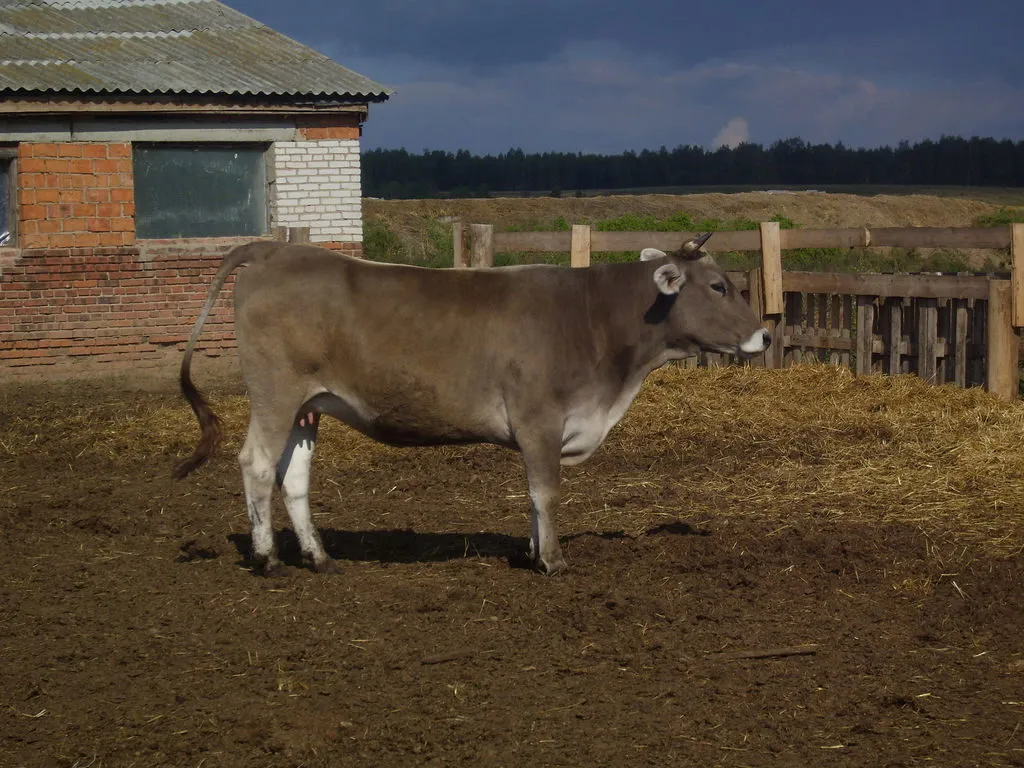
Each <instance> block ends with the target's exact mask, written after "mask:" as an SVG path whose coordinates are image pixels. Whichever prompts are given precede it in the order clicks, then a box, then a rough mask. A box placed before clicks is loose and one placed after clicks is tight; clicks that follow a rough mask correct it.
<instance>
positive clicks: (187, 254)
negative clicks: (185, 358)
mask: <svg viewBox="0 0 1024 768" xmlns="http://www.w3.org/2000/svg"><path fill="white" fill-rule="evenodd" d="M387 97H388V91H387V89H385V88H384V87H383V86H381V85H379V84H377V83H374V82H373V81H370V80H368V79H366V78H365V77H362V76H361V75H358V74H356V73H355V72H352V71H351V70H349V69H346V68H345V67H342V66H340V65H339V64H336V63H335V62H333V61H331V60H330V59H328V58H326V57H325V56H322V55H321V54H319V53H317V52H315V51H313V50H311V49H309V48H307V47H305V46H303V45H301V44H299V43H297V42H295V41H294V40H291V39H289V38H287V37H285V36H284V35H281V34H279V33H277V32H275V31H273V30H271V29H269V28H267V27H266V26H265V25H263V24H260V23H259V22H257V21H254V20H253V19H250V18H249V17H247V16H244V15H243V14H241V13H238V12H236V11H234V10H232V9H231V8H229V7H227V6H226V5H224V4H222V3H220V2H217V1H216V0H187V1H185V0H162V1H160V0H157V1H156V2H154V0H0V376H3V375H6V376H9V375H12V374H16V373H19V372H25V371H33V370H34V371H39V370H41V369H40V368H39V366H50V368H49V369H50V370H54V369H66V368H68V367H69V366H73V365H75V364H76V363H77V364H81V363H82V362H87V363H88V364H89V365H90V366H93V365H95V364H97V363H114V364H117V363H129V364H131V365H133V366H139V365H158V364H162V363H164V362H165V361H167V359H168V357H169V356H172V355H171V353H174V352H176V351H177V350H178V349H180V348H181V347H182V346H183V343H184V341H185V340H186V338H187V336H188V331H189V328H190V325H191V323H192V321H193V320H194V319H195V317H196V315H197V314H198V311H199V307H200V306H201V304H202V301H203V298H204V296H205V291H206V288H207V286H208V285H209V282H210V279H211V277H212V275H213V273H214V272H215V271H216V269H217V265H218V263H219V261H220V258H221V257H222V256H223V254H224V252H225V251H226V250H227V249H229V248H230V247H232V246H234V245H236V244H238V243H241V242H247V241H249V240H252V239H253V238H256V237H270V236H272V233H274V232H276V231H280V228H286V227H299V228H308V233H309V239H310V240H312V241H313V242H315V243H317V244H321V245H324V246H326V247H330V248H334V249H338V250H341V251H345V252H348V253H353V254H357V255H358V254H361V251H362V210H361V195H360V162H359V158H360V154H359V138H360V135H361V126H362V124H363V122H364V121H365V120H366V118H367V113H368V109H369V105H370V104H371V103H374V102H380V101H384V100H385V99H386V98H387ZM230 319H231V312H230V291H228V292H227V293H226V295H225V296H224V297H223V298H222V299H221V302H220V304H219V305H218V309H217V312H216V314H215V315H214V316H213V317H212V318H211V320H212V323H209V324H208V325H207V331H206V332H205V333H204V336H203V342H202V344H201V346H200V349H204V350H205V351H206V352H207V353H208V354H219V353H220V352H221V351H223V350H225V349H230V348H231V347H233V345H234V341H233V336H232V331H231V326H230ZM173 356H174V357H177V355H173Z"/></svg>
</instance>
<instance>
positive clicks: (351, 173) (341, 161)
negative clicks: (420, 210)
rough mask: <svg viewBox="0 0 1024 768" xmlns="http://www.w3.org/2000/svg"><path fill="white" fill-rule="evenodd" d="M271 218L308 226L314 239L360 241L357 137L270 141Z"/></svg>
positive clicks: (275, 222)
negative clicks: (272, 154)
mask: <svg viewBox="0 0 1024 768" xmlns="http://www.w3.org/2000/svg"><path fill="white" fill-rule="evenodd" d="M271 219H272V221H271V223H272V224H273V225H274V226H282V227H309V239H310V240H312V241H313V242H340V243H361V242H362V241H363V209H362V188H361V184H360V167H359V140H358V139H323V140H321V141H278V142H275V143H274V205H273V209H272V211H271Z"/></svg>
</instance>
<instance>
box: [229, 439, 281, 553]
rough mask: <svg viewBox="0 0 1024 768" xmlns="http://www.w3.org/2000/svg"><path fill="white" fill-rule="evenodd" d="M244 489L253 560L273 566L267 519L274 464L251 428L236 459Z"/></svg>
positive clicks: (272, 551)
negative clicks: (240, 468)
mask: <svg viewBox="0 0 1024 768" xmlns="http://www.w3.org/2000/svg"><path fill="white" fill-rule="evenodd" d="M238 463H239V464H240V465H241V467H242V484H243V485H244V486H245V508H246V510H247V511H248V513H249V523H250V525H251V526H252V553H253V559H254V560H256V561H257V563H260V564H266V565H273V564H275V563H276V560H277V555H276V554H275V552H274V529H273V526H272V524H271V518H270V495H271V493H272V492H273V490H274V463H273V461H271V459H270V457H269V456H268V455H267V451H266V449H265V448H264V447H263V444H262V442H261V440H260V439H259V437H258V435H257V431H256V429H255V428H254V427H253V425H251V424H250V425H249V435H248V437H246V439H245V445H244V446H242V450H241V452H240V453H239V455H238Z"/></svg>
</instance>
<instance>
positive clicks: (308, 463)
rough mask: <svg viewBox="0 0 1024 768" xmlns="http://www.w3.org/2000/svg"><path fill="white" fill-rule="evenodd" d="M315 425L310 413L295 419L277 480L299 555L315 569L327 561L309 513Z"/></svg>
mask: <svg viewBox="0 0 1024 768" xmlns="http://www.w3.org/2000/svg"><path fill="white" fill-rule="evenodd" d="M318 423H319V417H318V416H317V415H316V414H313V413H309V414H306V415H305V416H300V417H299V420H298V422H297V425H296V426H295V427H294V428H293V429H292V432H291V434H290V435H289V437H288V445H287V446H286V447H285V451H284V455H283V456H282V457H281V462H280V464H279V465H278V477H279V478H280V482H281V493H282V495H283V496H284V505H285V508H286V509H287V510H288V517H290V518H291V521H292V528H293V529H294V530H295V536H296V537H297V538H298V540H299V546H300V547H301V549H302V554H303V555H304V556H306V557H308V558H309V559H311V560H312V561H313V565H314V566H315V567H318V568H319V567H322V566H323V565H324V564H325V563H326V562H327V560H328V558H327V553H326V552H324V547H323V544H322V543H321V541H320V535H319V534H318V533H317V530H316V526H314V525H313V518H312V515H311V513H310V510H309V477H310V470H311V467H312V463H313V452H314V451H315V450H316V433H317V426H318Z"/></svg>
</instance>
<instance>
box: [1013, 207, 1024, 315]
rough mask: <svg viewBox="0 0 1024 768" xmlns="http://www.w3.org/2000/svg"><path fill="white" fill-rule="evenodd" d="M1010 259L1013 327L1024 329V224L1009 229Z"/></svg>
mask: <svg viewBox="0 0 1024 768" xmlns="http://www.w3.org/2000/svg"><path fill="white" fill-rule="evenodd" d="M1010 233H1011V236H1010V258H1011V260H1012V263H1013V271H1012V272H1011V273H1010V275H1011V276H1010V279H1011V280H1012V281H1013V327H1014V328H1024V224H1013V225H1011V227H1010Z"/></svg>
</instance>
